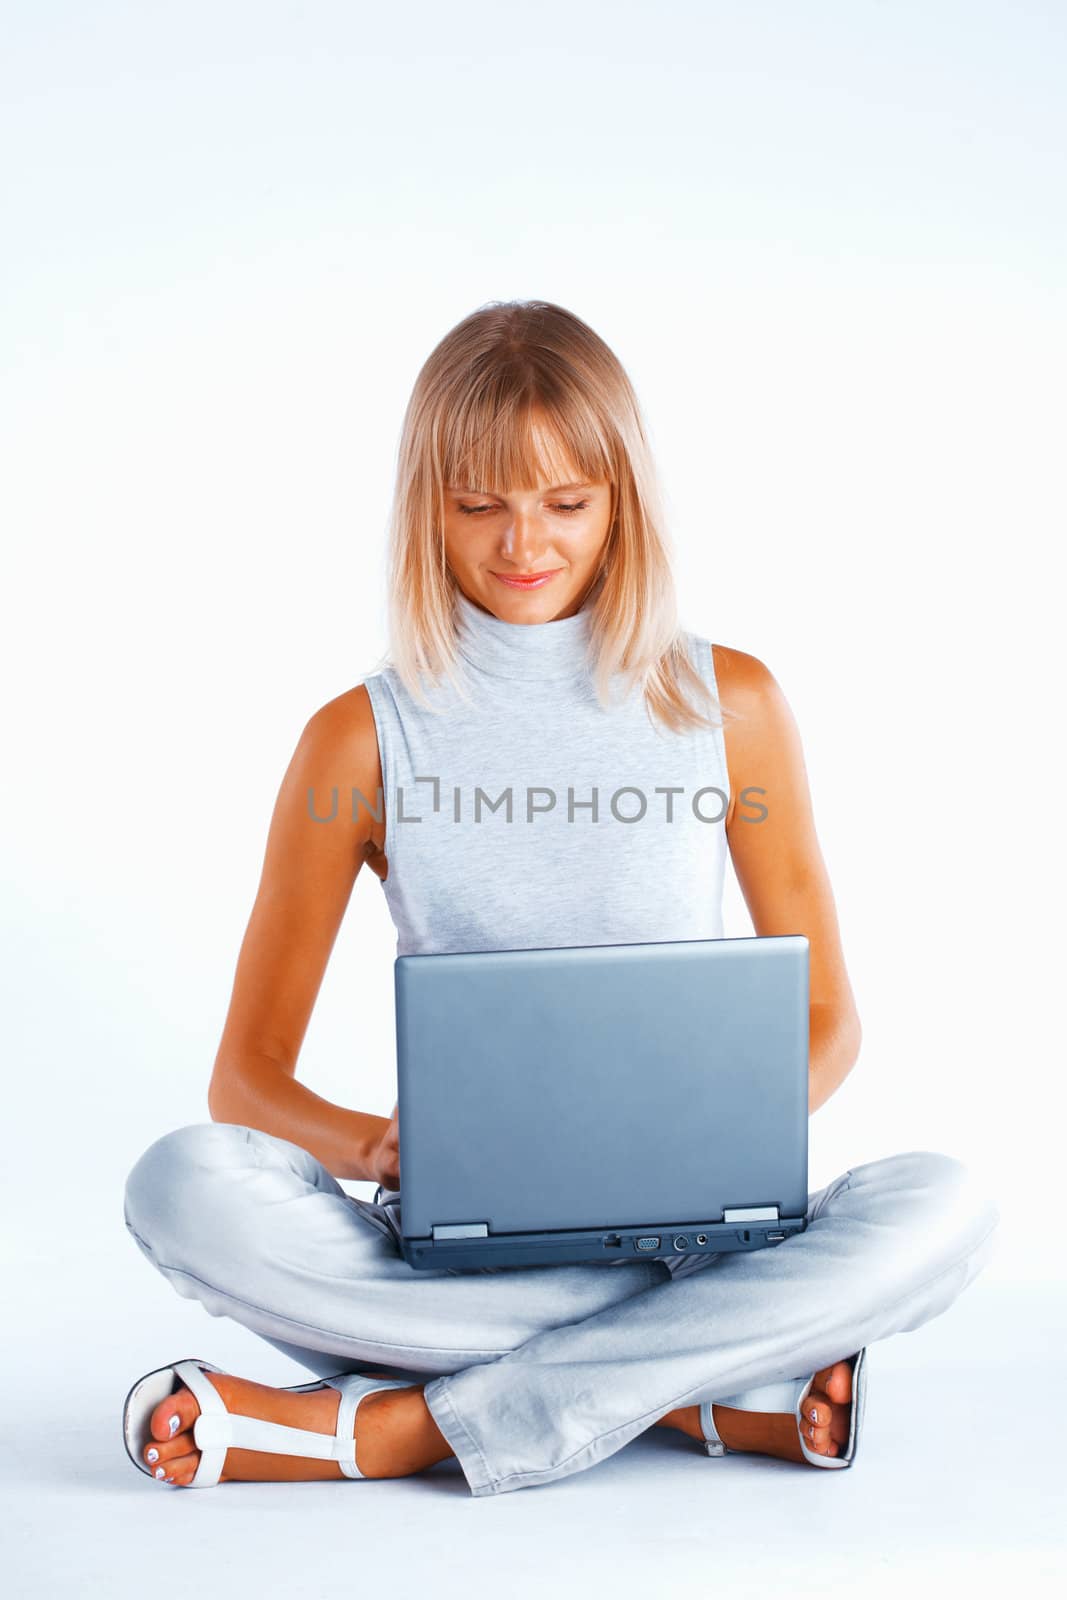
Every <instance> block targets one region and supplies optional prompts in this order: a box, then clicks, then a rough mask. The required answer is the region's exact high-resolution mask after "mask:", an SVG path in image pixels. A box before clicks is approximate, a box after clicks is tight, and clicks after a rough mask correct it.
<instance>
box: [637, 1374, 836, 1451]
mask: <svg viewBox="0 0 1067 1600" xmlns="http://www.w3.org/2000/svg"><path fill="white" fill-rule="evenodd" d="M813 1411H814V1412H815V1417H814V1420H813V1419H812V1415H811V1414H812V1412H813ZM851 1412H852V1365H851V1362H849V1361H835V1362H834V1363H833V1365H832V1366H829V1367H823V1368H822V1369H821V1371H819V1372H817V1373H816V1374H815V1381H814V1382H813V1384H812V1386H811V1389H810V1391H809V1393H808V1397H807V1399H806V1400H805V1401H804V1423H803V1427H804V1443H805V1444H806V1445H807V1446H808V1448H809V1450H814V1451H815V1452H816V1454H818V1455H825V1456H837V1455H840V1454H841V1452H842V1450H843V1449H844V1448H845V1446H846V1445H847V1444H848V1430H849V1425H850V1421H851ZM711 1414H712V1417H713V1419H714V1422H715V1427H716V1429H717V1430H718V1434H719V1437H720V1439H722V1441H723V1443H724V1444H725V1445H726V1446H727V1448H728V1449H730V1450H741V1451H749V1452H754V1453H755V1454H758V1455H765V1456H778V1457H779V1458H780V1459H781V1460H783V1461H802V1462H804V1463H805V1465H806V1466H809V1467H810V1466H811V1465H812V1463H811V1462H810V1461H808V1459H807V1457H806V1456H805V1454H804V1452H803V1450H802V1449H801V1446H800V1436H799V1433H798V1431H797V1419H796V1417H795V1416H793V1415H791V1414H790V1413H789V1412H784V1411H739V1410H736V1409H735V1408H734V1407H733V1406H720V1405H719V1403H718V1401H715V1402H714V1403H713V1404H712V1408H711ZM658 1426H660V1427H666V1428H677V1429H678V1430H679V1431H680V1432H682V1433H687V1434H688V1435H689V1437H690V1438H691V1439H697V1440H699V1441H700V1442H701V1443H703V1442H704V1433H703V1430H702V1428H701V1426H700V1407H699V1406H683V1407H682V1408H681V1409H680V1410H678V1411H668V1412H667V1414H666V1416H663V1417H661V1418H660V1419H659V1424H658Z"/></svg>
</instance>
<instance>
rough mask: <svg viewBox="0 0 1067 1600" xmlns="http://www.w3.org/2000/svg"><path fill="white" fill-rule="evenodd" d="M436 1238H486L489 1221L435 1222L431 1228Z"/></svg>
mask: <svg viewBox="0 0 1067 1600" xmlns="http://www.w3.org/2000/svg"><path fill="white" fill-rule="evenodd" d="M430 1232H431V1234H432V1235H433V1237H434V1238H435V1239H486V1238H488V1237H489V1224H488V1222H435V1223H434V1225H433V1227H432V1228H431V1229H430Z"/></svg>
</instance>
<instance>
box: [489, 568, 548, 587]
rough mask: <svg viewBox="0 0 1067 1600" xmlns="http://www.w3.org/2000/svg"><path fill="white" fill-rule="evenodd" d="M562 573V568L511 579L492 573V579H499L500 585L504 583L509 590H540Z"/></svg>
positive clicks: (504, 575) (501, 574) (508, 576)
mask: <svg viewBox="0 0 1067 1600" xmlns="http://www.w3.org/2000/svg"><path fill="white" fill-rule="evenodd" d="M562 571H563V568H562V567H557V568H556V570H555V572H532V573H530V574H529V575H528V576H527V577H524V578H518V577H512V576H510V575H509V574H506V573H503V572H494V573H493V577H494V578H499V579H500V582H501V583H506V584H507V586H508V588H509V589H540V588H543V587H544V585H545V584H546V583H548V581H549V580H550V579H551V578H554V577H556V575H557V574H558V573H560V572H562Z"/></svg>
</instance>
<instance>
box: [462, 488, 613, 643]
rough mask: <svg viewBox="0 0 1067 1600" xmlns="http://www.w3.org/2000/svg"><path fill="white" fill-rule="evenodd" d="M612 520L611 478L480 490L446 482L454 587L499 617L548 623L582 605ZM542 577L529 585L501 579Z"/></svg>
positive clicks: (568, 615) (504, 619)
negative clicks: (501, 490)
mask: <svg viewBox="0 0 1067 1600" xmlns="http://www.w3.org/2000/svg"><path fill="white" fill-rule="evenodd" d="M610 527H611V484H610V483H606V482H605V483H557V484H547V483H546V484H543V485H542V486H541V487H540V488H538V489H531V490H525V491H524V490H519V491H517V492H516V493H514V494H506V495H494V494H484V493H482V491H481V490H479V488H478V486H477V485H476V484H447V485H446V486H445V530H444V534H445V555H446V558H447V560H448V564H449V566H450V568H451V569H452V573H453V576H454V577H455V579H456V582H457V583H458V584H459V587H460V589H461V590H462V591H463V593H464V594H465V595H466V596H467V599H468V600H473V601H474V603H475V604H476V605H479V606H481V607H482V609H483V610H485V611H489V612H491V613H492V614H493V615H494V616H496V617H500V618H501V620H502V621H504V622H554V621H556V620H558V619H559V618H561V617H570V616H573V615H574V613H575V612H576V611H579V610H580V609H581V605H582V602H583V600H584V599H585V596H586V593H587V591H588V589H589V587H590V585H591V584H592V582H593V579H594V577H595V576H596V572H597V566H598V563H599V561H600V555H601V552H602V550H603V548H604V545H605V543H606V541H607V537H608V533H609V531H610ZM535 574H536V575H537V576H538V577H542V578H543V579H544V581H543V582H536V583H533V584H531V585H529V586H521V585H520V584H518V583H508V582H507V581H506V580H507V579H508V578H516V577H521V576H534V575H535Z"/></svg>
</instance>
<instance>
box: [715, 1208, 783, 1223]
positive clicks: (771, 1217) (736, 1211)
mask: <svg viewBox="0 0 1067 1600" xmlns="http://www.w3.org/2000/svg"><path fill="white" fill-rule="evenodd" d="M722 1220H723V1221H724V1222H778V1221H779V1220H780V1219H779V1216H778V1207H777V1206H733V1207H731V1208H728V1209H727V1210H725V1211H724V1212H723V1214H722Z"/></svg>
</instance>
